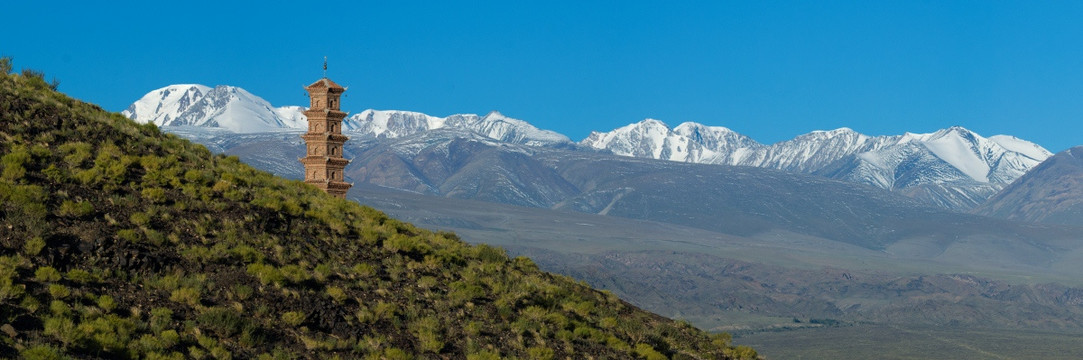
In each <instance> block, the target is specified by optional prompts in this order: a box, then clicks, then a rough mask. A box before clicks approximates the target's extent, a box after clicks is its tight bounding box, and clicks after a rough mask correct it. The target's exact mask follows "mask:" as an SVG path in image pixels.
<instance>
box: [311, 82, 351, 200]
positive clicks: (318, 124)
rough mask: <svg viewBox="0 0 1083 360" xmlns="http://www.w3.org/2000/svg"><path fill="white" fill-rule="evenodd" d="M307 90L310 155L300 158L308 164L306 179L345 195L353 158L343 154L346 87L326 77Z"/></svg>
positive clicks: (336, 194) (321, 187)
mask: <svg viewBox="0 0 1083 360" xmlns="http://www.w3.org/2000/svg"><path fill="white" fill-rule="evenodd" d="M325 66H326V65H325ZM325 69H326V68H325ZM305 90H307V91H308V98H309V101H310V105H309V107H308V110H306V111H305V116H306V117H308V132H307V133H305V134H304V135H301V138H303V139H305V147H306V148H307V149H308V152H307V155H306V156H305V157H303V158H301V159H300V160H301V163H302V164H304V165H305V183H308V184H312V185H315V186H316V187H318V188H320V189H322V190H323V191H326V192H327V193H328V194H331V195H334V196H338V197H340V198H346V191H347V190H349V189H350V186H353V184H350V183H347V182H345V181H344V180H345V177H344V176H345V175H344V174H343V170H344V169H345V168H346V164H348V163H349V162H350V161H349V160H346V158H343V157H342V145H343V144H345V143H346V140H347V139H349V138H347V137H346V135H342V120H343V119H345V118H346V113H345V112H342V111H341V110H339V98H340V97H341V96H342V93H343V92H345V91H346V88H344V87H342V86H340V85H339V84H336V83H335V82H334V81H331V80H330V79H328V78H327V77H324V78H322V79H320V80H317V81H316V82H314V83H312V85H309V86H306V87H305Z"/></svg>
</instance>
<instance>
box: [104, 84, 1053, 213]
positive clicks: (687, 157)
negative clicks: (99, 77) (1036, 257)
mask: <svg viewBox="0 0 1083 360" xmlns="http://www.w3.org/2000/svg"><path fill="white" fill-rule="evenodd" d="M302 110H303V108H302V107H298V106H286V107H279V108H274V107H272V106H270V104H268V103H266V101H263V100H262V99H260V98H258V97H256V96H254V95H251V94H249V93H248V92H246V91H244V90H243V89H240V88H236V87H230V86H218V87H215V88H209V87H206V86H202V85H172V86H167V87H164V88H161V89H157V90H155V91H152V92H150V93H148V94H147V95H145V96H144V97H143V98H141V99H140V100H138V101H136V102H135V103H133V104H132V105H131V106H130V107H129V108H128V110H125V111H124V112H123V114H124V115H125V116H127V117H129V118H130V119H133V120H136V121H137V122H141V123H148V122H149V123H154V124H156V125H159V126H166V127H177V126H194V127H203V128H209V129H214V128H220V129H226V130H228V131H233V132H237V133H257V132H266V131H280V130H291V129H303V128H305V126H306V125H305V120H304V115H303V114H301V111H302ZM238 117H243V118H238ZM246 121H247V123H248V124H247V125H246V124H245V122H246ZM343 128H344V130H345V131H346V132H347V133H349V134H351V136H361V137H372V138H377V139H394V138H400V137H405V136H411V135H414V134H418V133H421V132H426V131H432V130H437V129H445V128H452V129H460V130H464V131H469V132H473V133H476V134H478V135H480V136H482V137H485V138H489V139H493V140H497V141H502V142H506V143H511V144H523V145H528V146H542V147H566V148H578V149H583V150H587V149H590V150H594V151H604V152H611V153H614V154H616V155H621V156H629V157H639V158H650V159H662V160H669V161H677V162H689V163H701V164H719V165H740V166H755V167H764V168H773V169H780V170H786V171H795V172H802V173H808V174H814V175H820V176H826V177H830V178H834V179H840V180H845V181H850V182H855V183H860V184H866V185H871V186H875V187H880V188H883V189H888V190H894V191H899V192H900V193H902V194H907V195H908V196H911V197H913V198H916V199H919V200H921V201H924V202H926V203H929V204H934V205H937V206H940V207H944V208H948V209H952V210H956V211H969V210H970V209H972V208H974V207H976V206H978V205H980V204H981V203H982V202H984V201H985V200H986V199H987V198H989V197H990V196H992V195H994V194H995V193H997V192H998V191H999V190H1000V189H1002V188H1003V187H1004V186H1006V185H1007V184H1009V183H1011V182H1012V181H1014V180H1015V179H1017V178H1018V177H1020V176H1022V174H1024V173H1026V171H1027V170H1029V169H1030V168H1032V167H1034V166H1036V165H1037V164H1038V163H1040V162H1041V161H1043V160H1045V159H1046V158H1048V157H1049V156H1052V154H1051V153H1049V151H1048V150H1046V149H1044V148H1042V147H1041V146H1038V145H1037V144H1034V143H1031V142H1028V141H1025V140H1022V139H1019V138H1016V137H1013V136H1009V135H994V136H991V137H988V138H986V137H982V136H981V135H978V134H977V133H974V132H973V131H970V130H967V129H965V128H963V127H960V126H952V127H949V128H946V129H941V130H938V131H936V132H932V133H924V134H916V133H905V134H902V135H885V136H868V135H864V134H861V133H858V132H856V131H854V130H853V129H850V128H839V129H834V130H818V131H813V132H810V133H807V134H802V135H798V136H796V137H794V138H793V139H790V140H786V141H782V142H778V143H775V144H771V145H765V144H760V143H758V142H756V141H755V140H753V139H752V138H750V137H748V136H745V135H742V134H740V133H737V132H734V131H732V130H730V129H728V128H726V127H722V126H708V125H704V124H699V123H695V122H685V123H682V124H680V125H678V126H677V127H674V128H671V127H670V126H669V125H667V124H666V123H664V122H662V121H661V120H657V119H645V120H642V121H639V122H636V123H632V124H629V125H626V126H622V127H620V128H617V129H614V130H612V131H609V132H598V131H594V132H592V133H591V134H590V135H589V136H587V137H586V138H585V139H583V140H581V141H579V142H572V141H571V140H570V139H569V138H568V137H567V136H564V135H562V134H559V133H556V132H553V131H549V130H542V129H538V128H537V127H535V126H533V125H531V124H530V123H528V122H526V121H523V120H519V119H514V118H509V117H507V116H504V115H503V114H501V113H499V112H497V111H492V112H490V113H488V114H486V115H484V116H479V115H475V114H455V115H449V116H447V117H436V116H431V115H427V114H424V113H419V112H410V111H398V110H373V109H367V110H364V111H362V112H360V113H357V114H353V115H350V116H349V117H347V118H346V120H345V121H344V123H343Z"/></svg>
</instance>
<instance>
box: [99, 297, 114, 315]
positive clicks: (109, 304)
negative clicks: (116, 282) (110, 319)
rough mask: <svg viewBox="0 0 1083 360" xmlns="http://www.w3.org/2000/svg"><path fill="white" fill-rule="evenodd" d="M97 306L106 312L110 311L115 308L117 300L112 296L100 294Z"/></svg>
mask: <svg viewBox="0 0 1083 360" xmlns="http://www.w3.org/2000/svg"><path fill="white" fill-rule="evenodd" d="M98 307H99V308H101V309H102V310H105V311H106V312H111V311H113V309H116V308H117V302H116V300H114V299H113V297H112V296H109V295H102V296H99V297H98Z"/></svg>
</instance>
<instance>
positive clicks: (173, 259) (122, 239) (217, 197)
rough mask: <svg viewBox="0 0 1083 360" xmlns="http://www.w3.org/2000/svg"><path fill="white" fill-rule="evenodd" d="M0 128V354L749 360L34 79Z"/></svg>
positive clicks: (575, 287)
mask: <svg viewBox="0 0 1083 360" xmlns="http://www.w3.org/2000/svg"><path fill="white" fill-rule="evenodd" d="M5 63H6V64H10V63H7V62H6V61H5ZM6 67H8V68H9V66H6ZM28 75H29V76H28ZM0 120H2V121H0V140H2V141H0V155H2V162H0V166H2V168H0V228H3V229H4V231H2V232H0V303H2V306H0V324H2V325H0V357H16V356H21V357H25V358H59V357H60V356H59V355H60V354H68V355H70V356H75V357H79V358H96V357H102V358H143V357H159V358H183V357H185V356H187V357H194V358H201V357H206V356H208V355H210V356H213V357H215V358H218V359H222V358H231V357H237V358H255V357H261V358H263V357H266V358H333V357H342V358H362V357H369V358H410V357H411V354H415V355H419V356H422V357H434V356H447V357H454V358H463V357H467V358H476V359H489V358H498V357H514V358H553V357H560V358H563V357H569V356H570V357H600V358H606V357H608V358H632V357H635V356H637V355H638V356H644V357H647V358H655V357H670V358H727V357H731V356H742V357H753V356H755V355H754V352H753V351H751V349H748V348H742V347H738V348H732V347H730V346H729V345H728V337H726V336H715V337H711V336H708V335H707V334H705V333H703V332H702V331H699V330H697V329H695V328H693V327H691V326H689V325H687V324H682V323H677V322H674V321H671V320H668V319H664V318H662V317H660V316H657V315H654V314H650V313H647V312H644V311H642V310H639V309H636V308H635V307H633V306H631V305H629V304H627V303H625V302H623V301H621V300H619V299H617V298H616V297H614V296H612V295H609V294H606V293H603V292H599V291H596V290H593V289H590V288H588V287H586V286H584V285H582V284H580V283H577V282H575V281H572V280H570V279H568V278H565V277H561V276H557V275H552V274H548V273H544V272H541V271H539V270H538V269H537V267H536V266H535V265H534V264H533V263H532V262H531V261H530V260H528V259H526V258H515V259H508V258H507V257H506V256H505V255H504V253H503V252H502V251H501V250H499V249H497V248H493V247H489V246H484V245H481V246H469V245H466V244H465V243H463V242H462V241H460V240H458V239H457V238H456V237H455V236H454V235H453V234H449V233H432V232H429V231H425V230H422V229H418V228H416V227H414V226H412V225H410V224H406V223H403V222H400V221H397V220H395V219H391V218H388V217H387V216H386V215H384V214H382V213H379V212H377V211H375V210H373V209H371V208H367V207H362V206H359V205H357V204H355V203H352V202H348V201H344V200H339V199H335V198H333V197H330V196H326V195H325V194H323V193H322V192H319V191H318V190H316V189H315V188H312V187H308V186H304V185H303V184H301V183H299V182H296V181H287V180H284V179H281V178H275V177H273V176H271V175H269V174H267V173H263V172H260V171H257V170H255V169H252V168H251V167H248V166H246V165H244V164H241V163H240V162H239V161H238V160H237V159H236V158H234V157H221V156H219V157H215V156H212V155H211V153H210V152H209V151H207V150H206V149H205V148H203V147H200V146H197V145H193V144H191V143H189V142H187V141H184V140H181V139H179V138H177V137H175V136H172V135H163V134H161V133H159V132H158V130H157V128H156V127H154V126H153V125H144V126H140V125H136V124H135V123H134V122H132V121H130V120H128V119H125V118H124V117H123V116H120V115H117V114H109V113H106V112H105V111H102V110H101V109H100V108H98V107H96V106H94V105H89V104H85V103H81V102H79V101H76V100H72V99H70V98H67V97H65V96H64V95H62V94H59V93H56V92H54V91H52V90H50V89H49V86H48V85H47V84H46V83H45V82H44V81H43V80H42V78H41V76H34V75H33V74H29V73H28V74H27V75H23V76H14V75H6V74H4V75H3V76H2V77H0Z"/></svg>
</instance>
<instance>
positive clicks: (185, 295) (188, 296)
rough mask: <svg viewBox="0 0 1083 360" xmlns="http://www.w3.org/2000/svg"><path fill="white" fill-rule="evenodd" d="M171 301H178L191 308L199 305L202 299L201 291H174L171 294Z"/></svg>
mask: <svg viewBox="0 0 1083 360" xmlns="http://www.w3.org/2000/svg"><path fill="white" fill-rule="evenodd" d="M169 300H172V301H176V302H179V303H182V304H188V305H190V306H196V305H199V303H200V301H201V299H200V295H199V289H196V288H191V287H187V286H185V287H181V288H179V289H177V290H173V292H171V293H170V294H169Z"/></svg>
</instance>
